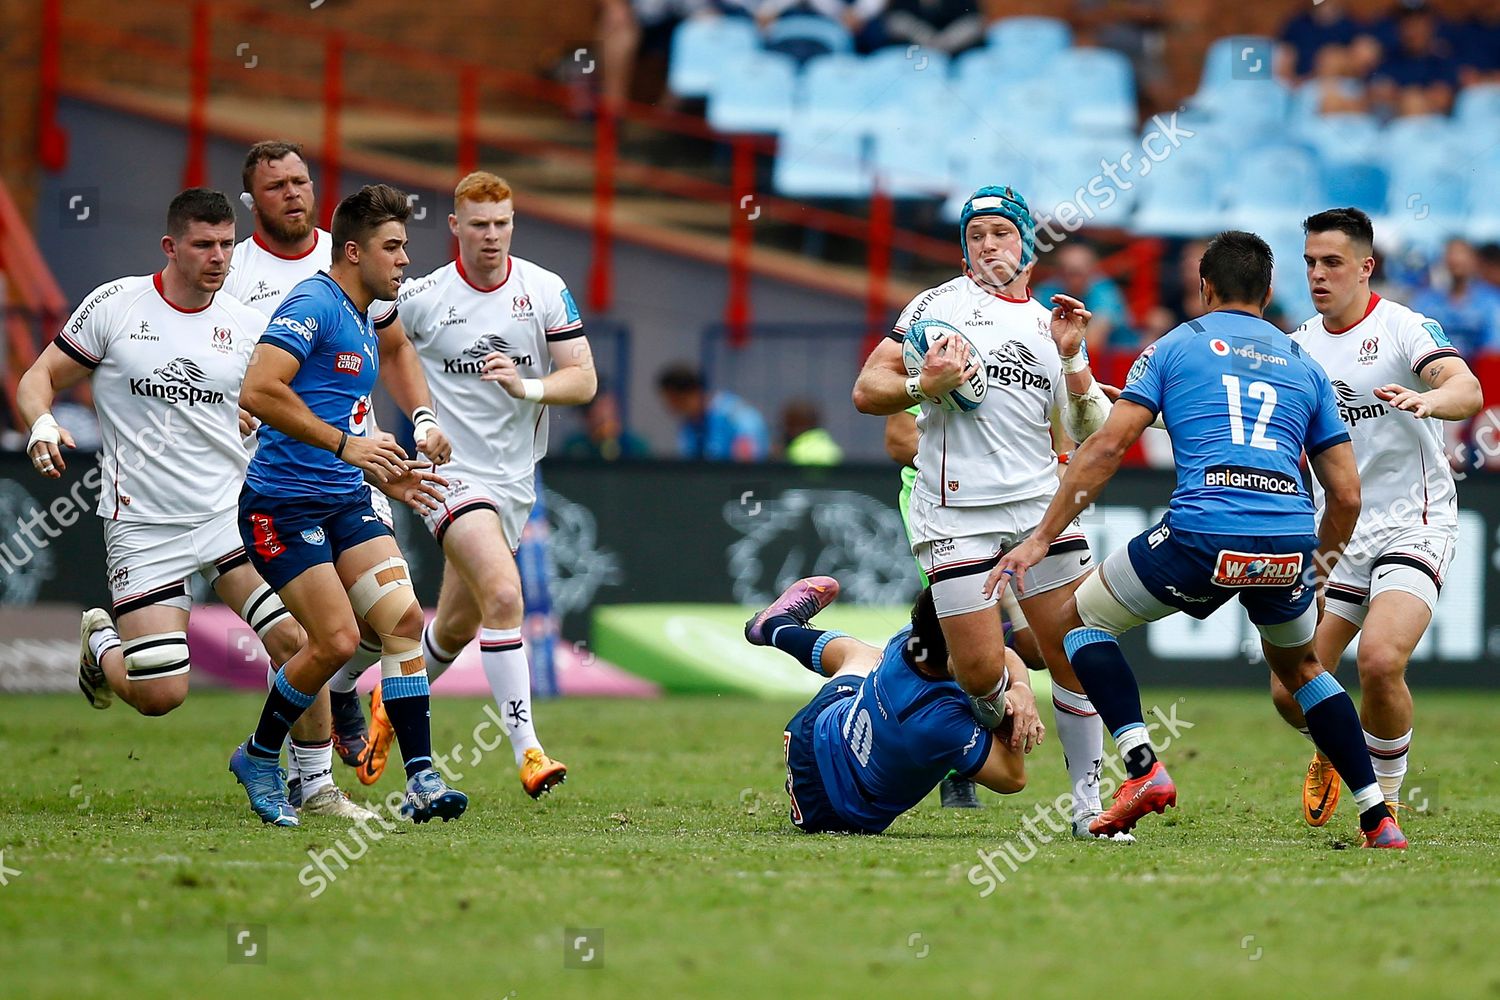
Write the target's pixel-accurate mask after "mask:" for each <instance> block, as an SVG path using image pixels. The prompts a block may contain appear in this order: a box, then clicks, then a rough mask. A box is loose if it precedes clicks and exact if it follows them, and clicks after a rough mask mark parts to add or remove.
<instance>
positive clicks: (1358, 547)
mask: <svg viewBox="0 0 1500 1000" xmlns="http://www.w3.org/2000/svg"><path fill="white" fill-rule="evenodd" d="M1457 545H1458V528H1457V527H1456V526H1452V527H1436V526H1433V525H1427V524H1416V525H1394V526H1388V527H1385V528H1382V529H1380V530H1378V531H1372V532H1369V533H1367V534H1365V535H1361V534H1360V533H1359V532H1357V531H1356V532H1355V536H1354V538H1352V539H1350V541H1349V546H1348V547H1347V548H1346V549H1345V550H1344V555H1343V558H1341V559H1340V560H1339V561H1338V565H1336V566H1334V567H1333V572H1332V573H1331V574H1329V577H1328V587H1327V589H1326V590H1325V591H1324V596H1325V597H1326V598H1327V602H1326V606H1325V610H1327V611H1328V612H1330V613H1331V614H1335V615H1338V616H1339V617H1340V618H1342V619H1344V620H1345V621H1348V622H1352V623H1353V624H1355V625H1357V626H1360V627H1363V626H1364V623H1365V615H1367V614H1368V613H1369V611H1370V602H1371V601H1372V600H1374V599H1375V597H1376V596H1377V595H1379V594H1383V593H1386V592H1387V591H1400V592H1402V593H1407V594H1411V595H1413V596H1414V597H1418V598H1420V599H1421V600H1422V602H1423V603H1425V604H1426V605H1427V607H1428V608H1429V609H1430V610H1433V611H1436V610H1437V599H1438V592H1439V591H1441V590H1442V588H1443V575H1444V574H1445V573H1447V572H1448V564H1449V563H1451V562H1452V561H1453V552H1454V549H1455V548H1456V547H1457Z"/></svg>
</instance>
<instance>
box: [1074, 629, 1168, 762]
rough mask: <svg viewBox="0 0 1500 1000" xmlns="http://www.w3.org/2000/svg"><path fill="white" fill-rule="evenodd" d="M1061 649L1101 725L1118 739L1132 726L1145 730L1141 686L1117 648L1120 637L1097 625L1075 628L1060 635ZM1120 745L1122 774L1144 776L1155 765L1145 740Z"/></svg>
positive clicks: (1154, 754)
mask: <svg viewBox="0 0 1500 1000" xmlns="http://www.w3.org/2000/svg"><path fill="white" fill-rule="evenodd" d="M1063 650H1064V651H1065V652H1066V653H1067V654H1068V662H1069V663H1071V664H1072V665H1073V673H1075V674H1077V675H1078V682H1079V683H1080V684H1082V685H1083V690H1084V691H1085V692H1086V693H1087V694H1088V696H1089V701H1090V702H1092V703H1093V705H1094V709H1095V710H1096V711H1097V712H1098V713H1099V718H1100V720H1101V721H1103V723H1104V726H1105V728H1106V729H1108V730H1109V731H1110V732H1111V733H1113V734H1114V736H1115V739H1116V740H1117V741H1118V740H1119V738H1120V737H1121V736H1122V735H1123V734H1125V733H1127V732H1129V731H1131V730H1134V729H1141V730H1144V729H1145V725H1146V723H1145V718H1144V716H1143V714H1142V712H1141V689H1140V688H1139V687H1138V686H1136V683H1135V674H1133V673H1131V672H1130V664H1129V663H1127V662H1126V661H1125V654H1124V653H1123V652H1121V651H1120V640H1119V639H1117V638H1115V637H1114V636H1112V635H1110V634H1109V633H1108V632H1106V631H1104V630H1103V629H1098V628H1075V629H1073V630H1072V631H1071V632H1069V633H1068V634H1067V635H1065V636H1064V637H1063ZM1127 742H1130V743H1131V744H1132V745H1130V746H1127V747H1122V748H1121V750H1120V759H1121V760H1122V761H1123V762H1124V764H1125V773H1127V774H1129V775H1130V776H1131V777H1132V778H1141V777H1144V776H1145V775H1146V774H1147V773H1149V772H1150V770H1151V768H1152V767H1153V766H1155V764H1156V751H1154V750H1152V749H1151V743H1150V741H1149V740H1147V741H1141V742H1139V743H1137V742H1135V741H1134V740H1131V741H1127Z"/></svg>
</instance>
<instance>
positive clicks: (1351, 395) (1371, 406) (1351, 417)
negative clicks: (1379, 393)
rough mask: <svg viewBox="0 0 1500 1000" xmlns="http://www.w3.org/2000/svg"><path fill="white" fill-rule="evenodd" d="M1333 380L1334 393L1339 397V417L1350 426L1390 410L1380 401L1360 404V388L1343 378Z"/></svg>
mask: <svg viewBox="0 0 1500 1000" xmlns="http://www.w3.org/2000/svg"><path fill="white" fill-rule="evenodd" d="M1332 381H1333V394H1334V395H1335V396H1336V397H1338V406H1339V417H1340V418H1341V419H1342V420H1343V421H1344V423H1346V424H1348V425H1349V426H1350V427H1354V426H1355V425H1356V424H1358V423H1359V422H1360V421H1361V420H1373V419H1375V418H1376V417H1383V416H1385V415H1386V414H1387V413H1389V412H1390V411H1389V410H1387V409H1386V408H1385V405H1384V404H1382V403H1379V402H1376V403H1367V404H1365V405H1363V406H1362V405H1360V402H1359V392H1358V390H1356V389H1355V388H1354V387H1353V386H1351V385H1350V384H1349V383H1348V382H1345V381H1343V380H1342V379H1333V380H1332Z"/></svg>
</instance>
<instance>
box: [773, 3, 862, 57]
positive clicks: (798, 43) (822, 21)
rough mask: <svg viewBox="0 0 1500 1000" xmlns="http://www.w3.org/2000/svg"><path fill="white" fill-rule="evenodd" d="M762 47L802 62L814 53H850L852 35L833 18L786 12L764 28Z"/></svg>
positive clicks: (814, 54) (817, 54)
mask: <svg viewBox="0 0 1500 1000" xmlns="http://www.w3.org/2000/svg"><path fill="white" fill-rule="evenodd" d="M764 42H765V47H766V48H767V49H768V50H770V51H772V52H780V53H783V54H784V55H789V56H791V57H792V58H793V59H796V60H797V62H798V63H804V62H806V61H807V60H809V59H811V58H812V57H813V56H820V55H827V54H828V53H830V52H853V51H854V38H853V36H852V35H850V34H849V29H848V28H846V27H844V26H843V25H842V24H839V23H838V22H836V21H830V20H829V19H828V18H826V17H819V16H818V15H816V14H787V15H785V16H783V17H779V18H777V19H776V20H775V21H772V22H771V24H770V25H769V26H768V27H767V28H766V31H765V36H764Z"/></svg>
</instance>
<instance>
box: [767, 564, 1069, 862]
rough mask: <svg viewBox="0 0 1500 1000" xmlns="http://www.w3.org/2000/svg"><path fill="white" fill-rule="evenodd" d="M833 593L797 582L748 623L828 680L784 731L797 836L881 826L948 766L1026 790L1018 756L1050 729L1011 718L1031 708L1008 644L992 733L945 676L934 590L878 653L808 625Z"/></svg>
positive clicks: (990, 783)
mask: <svg viewBox="0 0 1500 1000" xmlns="http://www.w3.org/2000/svg"><path fill="white" fill-rule="evenodd" d="M838 592H839V585H838V581H837V580H835V579H833V578H832V577H828V576H814V577H808V578H807V579H805V580H798V581H797V582H796V583H794V584H792V585H791V586H790V587H788V588H787V589H786V590H785V591H784V592H783V593H782V595H781V596H780V597H778V598H777V599H776V600H775V601H774V602H773V603H772V604H771V606H770V607H768V608H766V609H765V610H763V611H761V612H759V613H758V614H756V615H755V616H754V617H752V618H751V619H750V621H749V622H748V623H747V624H746V625H745V638H746V639H748V640H749V641H750V642H751V643H752V644H753V645H756V646H775V647H776V648H777V649H780V650H782V651H783V652H785V653H787V654H789V655H791V656H793V657H795V658H796V659H797V661H798V662H799V663H801V664H802V665H803V666H804V667H806V668H807V669H809V670H811V671H812V672H813V673H815V674H818V675H819V676H822V677H827V678H828V682H827V683H826V684H824V685H823V687H822V688H821V689H820V690H819V691H818V693H817V694H815V695H813V697H812V700H811V701H809V702H808V703H807V705H806V707H804V708H803V709H802V710H801V711H799V712H798V713H797V714H796V715H795V716H793V717H792V720H791V721H790V722H788V723H787V726H786V731H785V732H783V733H782V743H781V745H782V752H783V755H784V757H785V759H786V774H787V777H786V791H787V796H788V797H789V798H790V799H791V818H792V824H793V825H794V826H796V827H797V829H799V830H801V831H802V832H804V833H880V832H881V831H882V830H884V829H885V828H886V827H888V826H890V825H891V823H892V821H894V820H895V819H896V817H897V816H900V815H901V814H902V813H904V812H906V811H907V810H909V809H911V808H912V807H914V806H915V805H916V804H917V803H918V802H921V801H922V799H923V798H925V797H926V796H927V794H928V793H929V792H931V791H932V790H933V788H935V787H936V786H937V784H938V782H939V781H941V780H942V779H943V776H944V775H945V774H948V773H949V772H950V771H956V772H957V773H959V774H961V775H963V776H965V777H967V778H969V779H971V780H973V781H977V782H979V783H980V784H982V785H984V786H985V787H986V788H989V789H991V790H993V791H996V792H999V793H1001V794H1002V795H1008V794H1010V793H1012V792H1019V791H1020V790H1021V789H1022V788H1024V787H1025V785H1026V764H1025V755H1026V754H1027V753H1030V752H1031V749H1032V747H1034V746H1036V745H1038V744H1040V743H1041V742H1042V740H1043V738H1044V736H1045V734H1046V731H1045V729H1044V727H1042V726H1041V724H1040V723H1036V724H1035V726H1032V727H1028V726H1024V725H1023V726H1019V727H1017V726H1016V725H1015V722H1014V720H1016V719H1026V718H1035V716H1036V704H1035V700H1034V699H1033V698H1032V695H1031V688H1030V686H1029V685H1028V684H1027V683H1026V677H1025V674H1026V668H1025V667H1024V666H1023V665H1022V663H1021V659H1020V657H1018V656H1017V655H1016V654H1015V653H1014V652H1013V651H1011V650H1006V651H1005V660H1006V663H1005V669H1006V670H1008V671H1010V672H1011V678H1012V679H1011V683H1010V685H1009V686H1008V687H1007V689H1006V692H1005V694H1004V702H1003V705H1001V706H1000V710H1001V713H1002V716H1001V722H1000V724H999V725H998V726H997V727H996V730H995V731H993V732H992V731H991V729H990V728H988V727H986V726H983V725H981V724H980V723H979V721H978V720H976V719H975V717H974V713H973V711H972V710H971V709H970V705H969V699H968V698H967V697H966V695H965V693H964V690H963V689H962V688H961V687H959V686H958V685H957V684H956V683H954V681H953V675H952V665H951V662H950V660H949V658H948V650H947V646H946V644H945V640H944V638H943V629H942V626H941V625H940V624H939V621H938V616H937V609H936V606H935V605H934V603H933V595H932V588H930V587H928V588H925V589H924V590H923V591H922V593H921V594H920V595H918V597H917V600H916V603H915V604H913V605H912V612H911V624H910V625H907V626H905V627H904V628H902V629H901V631H899V632H897V633H896V634H895V635H894V636H892V637H891V639H890V641H889V642H887V643H886V645H885V648H884V649H883V650H882V649H877V648H876V647H874V646H871V645H869V644H868V643H865V642H861V641H860V640H858V639H855V638H853V637H852V636H847V635H844V634H843V633H842V632H826V631H823V630H821V629H816V628H813V627H812V624H811V623H812V619H813V618H814V616H816V615H817V613H818V612H819V611H821V610H823V609H824V608H825V607H827V606H828V605H829V604H831V603H832V602H833V600H834V598H836V597H837V596H838ZM997 737H998V738H997Z"/></svg>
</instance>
